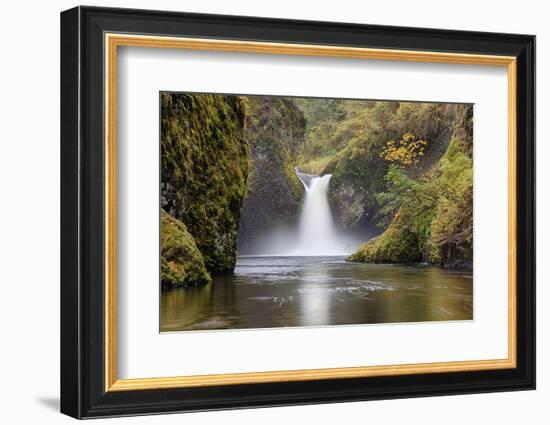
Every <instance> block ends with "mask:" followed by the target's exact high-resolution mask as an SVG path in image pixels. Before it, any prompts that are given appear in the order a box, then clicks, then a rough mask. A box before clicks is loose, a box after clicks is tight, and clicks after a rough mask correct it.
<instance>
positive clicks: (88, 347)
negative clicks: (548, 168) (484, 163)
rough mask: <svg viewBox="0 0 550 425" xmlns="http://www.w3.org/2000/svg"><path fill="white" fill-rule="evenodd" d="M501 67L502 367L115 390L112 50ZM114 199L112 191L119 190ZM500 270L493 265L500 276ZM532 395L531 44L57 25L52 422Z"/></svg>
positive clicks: (365, 32) (194, 19)
mask: <svg viewBox="0 0 550 425" xmlns="http://www.w3.org/2000/svg"><path fill="white" fill-rule="evenodd" d="M122 46H125V47H128V46H134V47H147V48H152V49H176V50H177V49H184V50H199V51H218V52H220V51H221V52H228V53H231V52H239V53H258V54H269V55H286V56H289V57H294V56H295V57H302V56H304V57H330V58H334V59H339V58H347V59H349V58H355V59H357V60H382V61H396V62H397V63H398V64H401V65H402V66H404V67H405V66H407V64H410V63H425V64H432V63H444V64H464V65H476V64H477V65H487V66H497V67H504V68H505V69H506V70H507V82H508V88H507V90H508V92H507V95H508V105H507V110H508V124H507V126H508V127H507V128H508V147H507V148H508V155H509V156H508V167H509V168H508V181H507V182H500V184H503V185H507V193H508V208H507V211H499V212H498V214H499V215H506V216H507V217H508V258H506V259H503V260H502V261H503V264H507V267H506V269H507V270H508V282H507V283H506V285H507V291H508V296H507V300H508V301H507V302H508V304H507V305H508V318H507V323H506V327H507V338H508V356H507V357H506V358H502V359H490V360H487V359H484V360H458V361H444V362H437V363H415V362H411V363H407V364H390V365H379V366H365V367H360V366H359V367H357V366H355V367H339V368H313V369H303V368H302V369H292V370H271V371H269V370H265V371H258V372H249V373H223V374H207V375H190V376H177V375H176V376H169V377H155V376H150V377H143V378H136V379H120V378H119V377H118V375H117V362H118V361H119V360H117V338H118V337H117V334H118V328H117V286H116V281H117V271H116V267H117V232H116V225H117V184H116V177H117V168H116V167H117V160H118V159H117V145H116V140H117V117H119V116H120V112H121V111H119V110H117V101H116V92H117V86H118V85H119V84H120V81H118V80H117V75H118V74H117V53H118V51H119V49H120V47H122ZM118 190H120V188H118ZM503 267H504V266H503ZM534 388H535V37H534V36H530V35H518V34H498V33H480V32H468V31H451V30H435V29H420V28H403V27H391V26H371V25H357V24H348V23H329V22H313V21H294V20H283V19H266V18H253V17H239V16H221V15H203V14H190V13H179V12H162V11H146V10H132V9H111V8H96V7H82V6H81V7H76V8H74V9H70V10H67V11H65V12H62V13H61V412H62V413H65V414H67V415H70V416H73V417H75V418H79V419H80V418H92V417H108V416H123V415H138V414H139V415H140V414H154V413H167V412H187V411H203V410H218V409H233V408H245V407H261V406H282V405H298V404H315V403H328V402H344V401H359V400H376V399H388V398H403V397H418V396H435V395H452V394H467V393H482V392H493V391H513V390H528V389H534Z"/></svg>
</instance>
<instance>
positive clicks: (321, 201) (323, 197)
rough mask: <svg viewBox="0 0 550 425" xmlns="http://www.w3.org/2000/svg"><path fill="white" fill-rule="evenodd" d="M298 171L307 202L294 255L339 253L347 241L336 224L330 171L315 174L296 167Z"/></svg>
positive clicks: (302, 214)
mask: <svg viewBox="0 0 550 425" xmlns="http://www.w3.org/2000/svg"><path fill="white" fill-rule="evenodd" d="M296 175H297V176H298V177H299V178H300V180H301V182H302V183H303V185H304V189H305V194H304V204H303V206H302V212H301V215H300V222H299V226H298V235H297V236H298V240H297V243H296V247H295V249H293V253H294V255H340V254H344V251H345V249H344V243H343V242H342V241H341V240H340V238H339V237H338V235H337V232H336V230H335V228H334V222H333V220H332V213H331V211H330V206H329V203H328V190H329V183H330V178H331V177H332V175H331V174H325V175H324V176H313V175H309V174H305V173H302V172H300V170H298V169H296Z"/></svg>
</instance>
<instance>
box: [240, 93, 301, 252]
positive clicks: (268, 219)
mask: <svg viewBox="0 0 550 425" xmlns="http://www.w3.org/2000/svg"><path fill="white" fill-rule="evenodd" d="M248 108H249V109H248V116H247V121H246V131H245V134H246V138H247V140H248V141H249V143H250V148H251V153H250V164H251V170H250V177H249V180H248V185H247V191H248V194H247V197H246V199H245V201H244V205H243V210H242V215H241V221H240V230H239V240H238V247H239V253H240V254H253V253H255V251H256V249H257V244H258V241H259V239H260V238H262V236H263V235H265V234H266V233H267V232H269V231H270V230H272V229H276V228H277V227H278V226H291V225H293V224H295V223H296V221H297V219H298V216H299V214H300V206H301V200H302V196H303V187H302V183H301V182H300V181H299V179H298V178H297V176H296V174H295V171H294V167H295V165H296V159H297V154H298V152H299V150H300V148H301V145H302V144H303V142H304V129H305V120H304V116H303V113H302V112H301V111H300V110H299V109H298V108H297V107H296V106H295V104H294V103H293V102H292V101H291V100H288V99H285V98H278V97H270V96H250V97H248Z"/></svg>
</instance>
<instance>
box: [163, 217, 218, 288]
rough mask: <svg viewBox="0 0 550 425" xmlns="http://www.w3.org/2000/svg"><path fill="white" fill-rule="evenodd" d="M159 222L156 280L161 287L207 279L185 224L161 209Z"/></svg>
mask: <svg viewBox="0 0 550 425" xmlns="http://www.w3.org/2000/svg"><path fill="white" fill-rule="evenodd" d="M160 225H161V232H160V235H161V244H160V245H161V251H160V255H161V257H160V259H161V264H160V280H161V285H162V287H163V289H168V288H174V287H177V286H190V285H201V284H206V283H209V282H211V281H212V279H211V277H210V275H209V274H208V272H207V271H206V267H205V265H204V260H203V257H202V254H201V252H200V251H199V249H198V248H197V245H196V243H195V240H194V239H193V236H191V234H190V233H189V232H188V231H187V228H186V227H185V224H183V223H182V222H181V221H179V220H176V219H175V218H174V217H171V216H170V215H169V214H168V213H166V212H165V211H164V210H161V212H160Z"/></svg>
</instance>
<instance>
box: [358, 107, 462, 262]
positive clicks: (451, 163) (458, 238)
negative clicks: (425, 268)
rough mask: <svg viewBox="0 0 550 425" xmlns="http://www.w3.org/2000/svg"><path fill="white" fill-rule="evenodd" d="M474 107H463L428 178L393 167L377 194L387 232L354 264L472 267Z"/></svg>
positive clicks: (370, 243)
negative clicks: (426, 263)
mask: <svg viewBox="0 0 550 425" xmlns="http://www.w3.org/2000/svg"><path fill="white" fill-rule="evenodd" d="M472 113H473V110H472V107H470V106H468V105H459V106H458V107H457V113H456V118H455V121H454V125H453V131H452V137H451V141H450V143H449V145H448V147H447V149H446V152H445V154H444V155H443V156H442V157H441V159H440V160H439V161H438V162H437V163H436V164H435V166H434V167H433V168H432V169H429V170H428V171H426V172H425V173H424V174H423V175H420V176H415V175H414V174H413V175H410V174H411V173H409V174H407V173H406V172H405V171H404V170H403V169H400V168H399V167H395V166H393V167H391V168H390V169H389V172H388V173H387V175H386V177H385V179H384V181H385V184H386V191H385V192H382V193H380V194H378V195H377V196H376V199H377V201H378V202H379V203H380V205H381V209H380V212H381V213H384V214H386V215H387V216H389V217H390V223H389V225H388V227H387V228H386V230H385V231H384V232H383V233H382V234H381V235H380V236H377V237H375V238H373V239H371V240H369V241H368V242H366V243H365V244H363V245H362V246H361V247H360V248H359V250H358V251H357V252H356V253H355V254H353V255H351V256H350V257H349V258H348V260H349V261H362V262H375V263H379V262H390V263H394V262H416V261H428V262H431V263H438V264H443V265H450V266H452V265H461V266H471V261H472V255H473V253H472V243H473V171H472V170H473V167H472V157H471V155H472V137H473V134H472Z"/></svg>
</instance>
